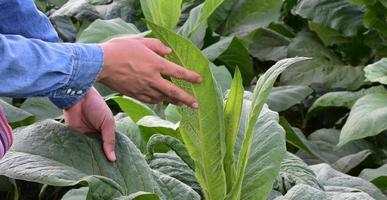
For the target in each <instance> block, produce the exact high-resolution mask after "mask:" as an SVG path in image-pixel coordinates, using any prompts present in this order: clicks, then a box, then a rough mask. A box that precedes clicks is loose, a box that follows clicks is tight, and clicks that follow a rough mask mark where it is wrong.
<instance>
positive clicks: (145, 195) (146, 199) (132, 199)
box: [114, 192, 160, 200]
mask: <svg viewBox="0 0 387 200" xmlns="http://www.w3.org/2000/svg"><path fill="white" fill-rule="evenodd" d="M159 199H160V198H159V196H157V195H156V194H152V193H150V192H136V193H133V194H130V195H128V196H124V197H118V198H115V199H114V200H159Z"/></svg>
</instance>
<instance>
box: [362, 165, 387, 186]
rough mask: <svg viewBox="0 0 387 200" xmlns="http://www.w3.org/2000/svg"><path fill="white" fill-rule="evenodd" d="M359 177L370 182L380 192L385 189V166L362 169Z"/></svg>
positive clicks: (386, 177) (386, 180) (386, 178)
mask: <svg viewBox="0 0 387 200" xmlns="http://www.w3.org/2000/svg"><path fill="white" fill-rule="evenodd" d="M359 177H361V178H363V179H365V180H368V181H370V182H372V183H373V184H374V185H376V186H377V187H378V188H380V189H381V190H386V189H387V164H385V165H382V166H381V167H379V168H377V169H364V170H363V171H362V172H361V173H360V175H359Z"/></svg>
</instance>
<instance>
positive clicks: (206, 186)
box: [0, 0, 387, 200]
mask: <svg viewBox="0 0 387 200" xmlns="http://www.w3.org/2000/svg"><path fill="white" fill-rule="evenodd" d="M35 2H36V4H37V6H38V8H39V9H40V10H41V11H42V12H43V13H45V14H46V15H47V16H48V17H49V18H50V20H51V22H52V24H53V25H54V27H55V29H56V30H57V32H58V34H59V36H60V38H61V40H62V41H63V42H76V43H102V42H105V41H108V40H110V39H112V38H115V37H121V36H133V37H150V38H157V39H159V40H161V41H162V42H163V43H164V44H165V45H167V46H168V47H170V48H171V49H172V50H173V53H172V54H170V55H168V56H167V57H166V58H167V59H169V60H170V61H172V62H174V63H176V64H179V65H181V66H184V67H185V68H187V69H190V70H193V71H196V72H198V73H200V74H201V75H202V76H203V78H204V80H205V81H204V82H203V83H201V84H189V83H186V82H182V81H178V80H175V79H169V80H170V81H172V82H173V83H175V84H176V85H178V86H180V87H182V88H184V89H185V90H186V91H188V92H189V93H190V94H192V95H193V96H194V97H195V98H197V99H198V101H199V102H200V108H199V109H197V110H192V109H190V108H188V107H184V106H183V107H177V106H174V105H172V104H170V105H168V104H160V105H149V104H145V103H142V102H140V101H138V100H135V99H133V98H130V97H126V96H123V95H120V94H117V93H115V92H113V91H112V90H110V89H109V88H107V87H105V86H103V85H101V84H97V85H96V88H97V89H98V90H99V92H100V93H101V94H102V95H103V96H104V98H105V100H106V102H107V104H108V105H109V107H110V108H111V110H112V111H113V113H114V114H115V120H116V126H117V130H116V132H117V136H116V140H117V144H116V154H117V161H116V162H109V161H108V160H107V159H106V158H105V156H104V153H103V150H102V146H101V136H100V134H98V133H95V134H80V133H77V132H76V131H74V130H72V129H69V128H67V127H66V126H65V125H64V120H63V116H62V112H61V111H60V110H58V109H57V108H56V107H55V106H54V105H52V104H51V103H50V102H49V100H48V99H46V98H28V99H16V98H14V99H12V98H1V100H0V105H2V106H3V107H4V108H5V111H6V116H7V119H8V121H9V122H10V124H11V126H12V127H13V129H14V144H13V146H12V148H11V149H10V151H9V152H7V154H6V155H5V157H4V158H3V159H2V160H0V199H2V200H3V199H4V200H57V199H58V200H59V199H62V200H158V199H160V200H201V199H203V200H372V199H374V200H387V131H386V130H387V90H386V87H385V86H386V85H387V1H386V0H36V1H35ZM166 78H167V77H166ZM128 87H130V86H128Z"/></svg>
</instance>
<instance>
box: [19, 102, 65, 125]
mask: <svg viewBox="0 0 387 200" xmlns="http://www.w3.org/2000/svg"><path fill="white" fill-rule="evenodd" d="M20 108H21V109H23V110H25V111H27V112H29V113H31V114H32V115H34V116H35V118H36V120H44V119H53V118H57V117H60V116H61V115H62V114H63V111H62V110H61V109H59V108H58V107H56V106H55V105H54V104H53V103H52V102H51V101H50V100H49V99H48V98H28V99H27V100H26V101H25V102H24V103H23V104H22V105H21V106H20Z"/></svg>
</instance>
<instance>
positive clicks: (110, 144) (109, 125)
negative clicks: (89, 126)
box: [101, 117, 116, 161]
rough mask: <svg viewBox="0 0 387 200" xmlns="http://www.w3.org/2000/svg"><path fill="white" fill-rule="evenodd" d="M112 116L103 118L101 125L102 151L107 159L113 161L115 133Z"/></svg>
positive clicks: (114, 158) (114, 155)
mask: <svg viewBox="0 0 387 200" xmlns="http://www.w3.org/2000/svg"><path fill="white" fill-rule="evenodd" d="M115 129H116V126H115V122H114V118H113V117H112V118H105V120H104V122H103V123H102V126H101V132H102V141H103V151H104V152H105V155H106V157H107V159H108V160H110V161H115V160H116V154H115V146H116V133H115V131H116V130H115Z"/></svg>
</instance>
